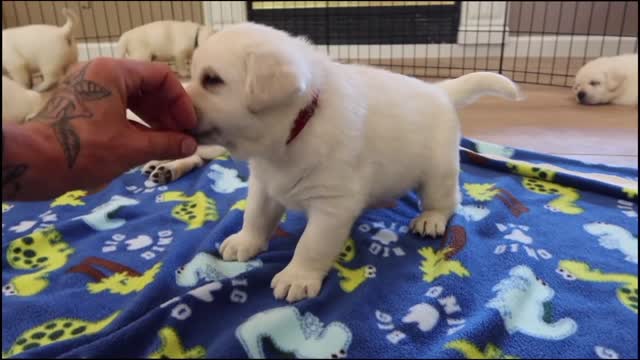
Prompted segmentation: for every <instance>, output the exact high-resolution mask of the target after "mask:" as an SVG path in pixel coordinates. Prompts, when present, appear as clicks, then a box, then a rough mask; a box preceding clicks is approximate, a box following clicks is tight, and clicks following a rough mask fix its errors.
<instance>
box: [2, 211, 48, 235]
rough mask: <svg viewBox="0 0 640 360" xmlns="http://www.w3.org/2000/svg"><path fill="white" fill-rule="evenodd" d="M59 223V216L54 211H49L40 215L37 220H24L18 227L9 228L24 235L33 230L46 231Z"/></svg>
mask: <svg viewBox="0 0 640 360" xmlns="http://www.w3.org/2000/svg"><path fill="white" fill-rule="evenodd" d="M57 221H58V215H57V214H56V213H54V212H53V210H47V211H45V212H44V213H42V214H40V215H38V218H37V219H35V220H22V221H20V223H19V224H18V225H14V226H12V227H10V228H9V230H10V231H12V232H14V233H23V232H26V231H29V230H31V229H33V228H38V229H46V228H48V227H50V226H52V225H53V224H54V223H55V222H57Z"/></svg>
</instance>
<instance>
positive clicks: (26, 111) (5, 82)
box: [2, 76, 44, 124]
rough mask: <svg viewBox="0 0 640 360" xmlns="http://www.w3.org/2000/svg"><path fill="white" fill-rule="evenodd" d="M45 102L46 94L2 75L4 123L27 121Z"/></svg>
mask: <svg viewBox="0 0 640 360" xmlns="http://www.w3.org/2000/svg"><path fill="white" fill-rule="evenodd" d="M43 103H44V96H43V95H42V94H41V93H39V92H37V91H33V90H30V89H25V88H24V87H22V85H20V84H18V83H17V82H15V81H13V80H11V79H9V78H8V77H6V76H3V77H2V123H3V124H4V123H10V122H17V123H21V122H24V121H26V120H27V119H28V118H29V117H31V116H33V115H35V114H36V112H37V111H38V110H39V109H40V107H41V106H42V104H43Z"/></svg>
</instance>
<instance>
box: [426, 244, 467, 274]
mask: <svg viewBox="0 0 640 360" xmlns="http://www.w3.org/2000/svg"><path fill="white" fill-rule="evenodd" d="M453 250H454V249H453V248H451V247H446V248H444V249H442V250H440V251H434V250H433V249H432V248H430V247H423V248H421V249H419V250H418V253H419V254H420V255H421V256H422V257H423V258H424V260H423V261H422V262H421V263H420V270H422V272H423V277H422V279H423V280H424V281H426V282H433V281H434V280H435V279H437V278H439V277H440V276H444V275H449V274H451V273H453V274H456V275H458V276H460V277H469V276H470V275H471V274H470V273H469V270H467V269H466V268H465V267H464V265H462V263H461V262H460V261H458V260H450V259H449V258H448V257H447V254H449V253H450V252H452V251H453Z"/></svg>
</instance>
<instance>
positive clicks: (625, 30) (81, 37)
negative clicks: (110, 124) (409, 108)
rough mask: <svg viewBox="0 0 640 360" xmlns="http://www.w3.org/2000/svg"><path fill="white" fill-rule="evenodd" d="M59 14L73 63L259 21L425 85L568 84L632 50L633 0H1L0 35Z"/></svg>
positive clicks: (634, 32) (344, 58)
mask: <svg viewBox="0 0 640 360" xmlns="http://www.w3.org/2000/svg"><path fill="white" fill-rule="evenodd" d="M65 7H66V8H70V9H72V10H73V11H75V12H76V13H77V14H78V15H79V16H80V19H81V23H80V24H77V25H76V27H75V30H74V31H75V36H76V38H77V39H78V42H79V45H78V46H79V52H80V58H81V59H82V60H87V59H91V58H95V57H98V56H113V55H114V53H115V43H116V42H117V40H118V38H119V36H120V35H121V34H122V33H123V32H125V31H127V30H129V29H131V28H134V27H137V26H140V25H143V24H146V23H149V22H152V21H158V20H179V21H194V22H197V23H203V24H207V25H211V26H213V27H215V28H217V29H222V28H224V27H225V26H228V25H230V24H234V23H238V22H242V21H255V22H260V23H264V24H267V25H271V26H274V27H276V28H279V29H283V30H286V31H289V32H291V33H293V34H295V35H304V36H306V37H308V38H310V39H311V40H312V41H313V42H314V43H315V44H316V46H317V47H318V48H319V49H321V50H323V51H326V52H327V53H328V54H329V55H331V56H332V57H333V58H334V59H336V60H339V61H342V62H348V63H363V64H370V65H374V66H380V67H384V68H387V69H389V70H392V71H396V72H400V73H403V74H406V75H410V76H415V77H418V78H425V79H430V78H447V77H456V76H460V75H463V74H465V73H469V72H473V71H495V72H499V73H502V74H504V75H506V76H509V77H510V78H512V79H514V80H515V81H518V82H523V83H532V84H543V85H557V86H571V85H572V80H573V77H574V76H575V73H576V72H577V70H578V69H579V68H580V67H581V66H582V65H584V64H585V63H586V62H587V61H589V60H591V59H593V58H596V57H600V56H613V55H619V54H626V53H636V52H637V48H638V16H637V14H638V3H637V2H635V1H519V2H518V1H509V2H506V1H475V2H466V1H3V2H2V19H3V29H5V28H10V27H15V26H24V25H29V24H42V23H45V24H52V25H62V24H63V23H64V22H65V19H64V17H63V16H62V13H61V10H62V8H65Z"/></svg>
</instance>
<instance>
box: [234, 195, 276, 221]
mask: <svg viewBox="0 0 640 360" xmlns="http://www.w3.org/2000/svg"><path fill="white" fill-rule="evenodd" d="M231 210H240V211H245V210H247V199H242V200H238V201H236V203H235V204H233V206H232V207H231V209H229V211H231ZM286 221H287V213H284V215H282V219H281V220H280V222H281V223H284V222H286Z"/></svg>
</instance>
